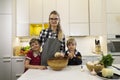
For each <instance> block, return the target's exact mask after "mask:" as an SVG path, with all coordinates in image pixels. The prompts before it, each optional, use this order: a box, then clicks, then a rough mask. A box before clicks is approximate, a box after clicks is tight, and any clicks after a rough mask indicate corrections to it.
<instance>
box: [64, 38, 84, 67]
mask: <svg viewBox="0 0 120 80" xmlns="http://www.w3.org/2000/svg"><path fill="white" fill-rule="evenodd" d="M76 45H77V44H76V41H75V39H74V38H70V39H68V40H67V48H68V50H67V51H66V52H65V55H66V56H68V58H69V62H68V65H80V64H82V56H81V54H80V52H79V51H77V50H76Z"/></svg>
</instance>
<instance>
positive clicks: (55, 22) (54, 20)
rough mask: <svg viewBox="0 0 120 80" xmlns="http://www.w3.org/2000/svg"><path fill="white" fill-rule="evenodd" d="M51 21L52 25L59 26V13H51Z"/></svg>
mask: <svg viewBox="0 0 120 80" xmlns="http://www.w3.org/2000/svg"><path fill="white" fill-rule="evenodd" d="M49 23H50V26H51V27H57V25H58V23H59V17H58V15H57V14H51V15H50V18H49Z"/></svg>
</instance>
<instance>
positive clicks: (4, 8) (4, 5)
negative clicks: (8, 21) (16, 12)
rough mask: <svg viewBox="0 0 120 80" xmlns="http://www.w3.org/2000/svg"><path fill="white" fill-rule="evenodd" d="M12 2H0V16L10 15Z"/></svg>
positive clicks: (5, 0) (8, 0) (4, 0)
mask: <svg viewBox="0 0 120 80" xmlns="http://www.w3.org/2000/svg"><path fill="white" fill-rule="evenodd" d="M11 12H12V0H0V14H11Z"/></svg>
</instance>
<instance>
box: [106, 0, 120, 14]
mask: <svg viewBox="0 0 120 80" xmlns="http://www.w3.org/2000/svg"><path fill="white" fill-rule="evenodd" d="M106 4H107V9H106V10H107V13H120V7H119V6H120V0H106Z"/></svg>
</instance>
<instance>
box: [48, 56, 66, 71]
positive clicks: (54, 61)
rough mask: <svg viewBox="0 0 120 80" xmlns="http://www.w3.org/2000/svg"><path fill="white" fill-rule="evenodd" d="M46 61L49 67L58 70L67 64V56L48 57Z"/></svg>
mask: <svg viewBox="0 0 120 80" xmlns="http://www.w3.org/2000/svg"><path fill="white" fill-rule="evenodd" d="M47 63H48V66H49V67H50V68H52V69H53V70H55V71H59V70H62V69H63V68H65V67H66V66H67V64H68V58H67V57H63V58H61V57H60V58H50V59H48V60H47Z"/></svg>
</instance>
